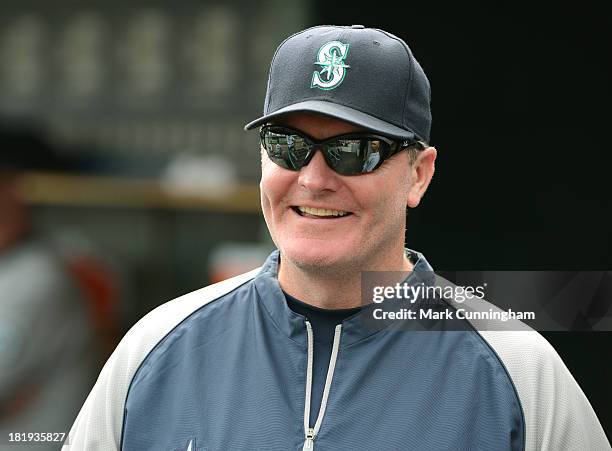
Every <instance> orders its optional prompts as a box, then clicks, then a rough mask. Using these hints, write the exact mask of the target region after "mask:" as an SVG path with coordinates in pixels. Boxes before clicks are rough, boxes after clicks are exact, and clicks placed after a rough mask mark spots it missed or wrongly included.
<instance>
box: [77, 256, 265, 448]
mask: <svg viewBox="0 0 612 451" xmlns="http://www.w3.org/2000/svg"><path fill="white" fill-rule="evenodd" d="M259 271H260V269H259V268H257V269H255V270H253V271H250V272H248V273H245V274H242V275H240V276H237V277H234V278H232V279H228V280H225V281H223V282H219V283H217V284H214V285H210V286H208V287H205V288H202V289H200V290H197V291H194V292H191V293H189V294H186V295H184V296H181V297H179V298H176V299H174V300H172V301H170V302H167V303H165V304H163V305H161V306H159V307H157V308H156V309H154V310H152V311H151V312H150V313H148V314H147V315H146V316H144V317H143V318H142V319H141V320H140V321H138V322H137V323H136V324H135V325H134V326H133V327H132V328H131V329H130V330H129V331H128V332H127V334H126V335H125V336H124V337H123V339H122V340H121V342H120V343H119V345H118V346H117V348H116V349H115V351H114V352H113V354H112V355H111V357H110V358H109V360H108V361H107V362H106V364H105V365H104V368H103V369H102V371H101V373H100V376H99V377H98V380H97V381H96V384H95V385H94V387H93V389H92V391H91V393H90V394H89V396H88V397H87V400H86V401H85V404H84V405H83V407H82V409H81V411H80V412H79V415H78V417H77V419H76V421H75V423H74V425H73V426H72V429H71V431H70V435H69V440H70V444H71V445H77V447H78V449H90V447H94V448H96V449H119V447H120V440H121V430H122V422H123V413H124V406H125V400H126V397H127V392H128V389H129V386H130V383H131V381H132V379H133V378H134V375H135V374H136V372H137V370H138V368H139V367H140V366H141V364H142V363H143V361H144V360H145V359H146V358H147V356H148V355H149V353H151V351H152V350H153V349H154V348H155V347H156V345H157V344H158V343H159V342H160V341H162V340H163V339H164V337H166V336H167V335H168V334H169V333H170V332H171V331H172V330H173V329H175V328H176V327H177V326H178V325H179V324H181V323H182V322H183V321H184V320H185V319H186V318H188V317H189V316H190V315H192V314H193V313H194V312H197V311H198V310H200V309H201V308H203V307H205V306H206V305H208V304H211V303H213V301H217V300H222V299H223V298H224V297H225V296H226V295H228V294H230V293H232V292H234V291H235V290H237V289H239V288H240V287H241V286H244V285H245V284H248V283H249V282H250V281H251V280H252V279H253V278H254V277H255V276H256V275H257V274H258V272H259Z"/></svg>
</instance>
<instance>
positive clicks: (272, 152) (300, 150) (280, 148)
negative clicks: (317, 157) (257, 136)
mask: <svg viewBox="0 0 612 451" xmlns="http://www.w3.org/2000/svg"><path fill="white" fill-rule="evenodd" d="M261 144H262V145H263V146H264V148H265V149H266V152H267V154H268V157H269V158H270V160H272V161H273V162H274V163H276V164H277V165H279V166H281V167H283V168H285V169H291V170H293V171H297V170H299V169H301V168H302V167H303V166H304V162H305V161H306V158H307V157H308V152H309V150H310V146H309V145H308V144H307V143H306V142H305V141H304V138H303V137H301V136H299V135H295V134H288V133H287V132H286V131H281V130H275V129H273V128H266V129H263V130H262V132H261Z"/></svg>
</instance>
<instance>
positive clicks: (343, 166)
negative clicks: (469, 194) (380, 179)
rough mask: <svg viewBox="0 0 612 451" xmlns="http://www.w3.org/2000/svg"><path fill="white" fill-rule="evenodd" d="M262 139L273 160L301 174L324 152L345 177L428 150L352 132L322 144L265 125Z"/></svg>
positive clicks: (410, 143) (304, 136)
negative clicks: (407, 152)
mask: <svg viewBox="0 0 612 451" xmlns="http://www.w3.org/2000/svg"><path fill="white" fill-rule="evenodd" d="M259 136H260V138H261V145H262V146H263V147H264V149H266V153H267V154H268V157H269V158H270V160H272V161H273V162H274V163H276V164H277V165H279V166H280V167H283V168H285V169H290V170H292V171H299V170H300V169H302V168H303V167H304V166H306V165H307V164H308V163H310V160H312V157H313V156H314V154H315V152H316V151H317V150H320V151H321V152H322V153H323V157H324V158H325V161H326V162H327V164H328V165H329V167H330V168H331V169H333V170H334V171H336V172H337V173H338V174H341V175H357V174H366V173H368V172H372V171H374V170H375V169H377V168H379V167H380V165H381V164H383V162H384V161H385V160H386V159H388V158H391V157H392V156H393V155H395V154H396V153H398V152H400V151H401V150H404V149H408V148H411V147H412V148H415V149H419V150H423V149H424V148H425V146H424V145H423V144H422V143H421V142H419V141H394V140H392V139H390V138H387V137H385V136H380V135H376V134H371V133H350V134H346V135H340V136H335V137H333V138H329V139H325V140H322V141H318V140H316V139H313V138H311V137H310V136H306V135H304V134H302V133H300V132H298V131H296V130H292V129H290V128H286V127H281V126H277V125H264V126H263V127H261V130H260V132H259Z"/></svg>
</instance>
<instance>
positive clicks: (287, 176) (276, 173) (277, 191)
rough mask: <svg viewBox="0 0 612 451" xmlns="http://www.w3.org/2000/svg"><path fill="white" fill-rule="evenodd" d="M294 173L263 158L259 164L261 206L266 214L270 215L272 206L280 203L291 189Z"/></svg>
mask: <svg viewBox="0 0 612 451" xmlns="http://www.w3.org/2000/svg"><path fill="white" fill-rule="evenodd" d="M294 178H295V173H293V172H291V171H287V170H284V169H283V168H281V167H279V166H277V165H275V164H274V163H272V162H271V161H270V160H268V159H267V158H264V159H263V161H262V165H261V181H260V183H259V190H260V192H261V207H262V210H263V212H264V214H266V215H270V214H271V212H272V211H273V209H274V208H276V207H278V206H279V204H281V203H282V201H283V199H284V198H285V197H286V196H287V194H288V193H289V192H290V190H291V186H292V184H293V183H294Z"/></svg>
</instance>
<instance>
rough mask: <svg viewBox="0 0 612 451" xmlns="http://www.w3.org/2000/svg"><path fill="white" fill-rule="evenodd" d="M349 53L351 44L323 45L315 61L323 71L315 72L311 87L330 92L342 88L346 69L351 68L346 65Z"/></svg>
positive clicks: (338, 42) (335, 42)
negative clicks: (341, 84) (345, 61)
mask: <svg viewBox="0 0 612 451" xmlns="http://www.w3.org/2000/svg"><path fill="white" fill-rule="evenodd" d="M348 51H349V44H343V43H342V42H340V41H331V42H328V43H327V44H325V45H323V47H321V48H320V49H319V53H317V61H315V64H316V65H318V66H321V67H322V69H321V70H320V71H314V72H313V74H312V83H311V84H310V87H311V88H319V89H325V90H329V89H334V88H337V87H338V86H340V83H342V81H343V80H344V76H345V75H346V69H348V68H349V67H351V66H348V65H346V64H345V63H344V60H345V59H346V56H347V55H348Z"/></svg>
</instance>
